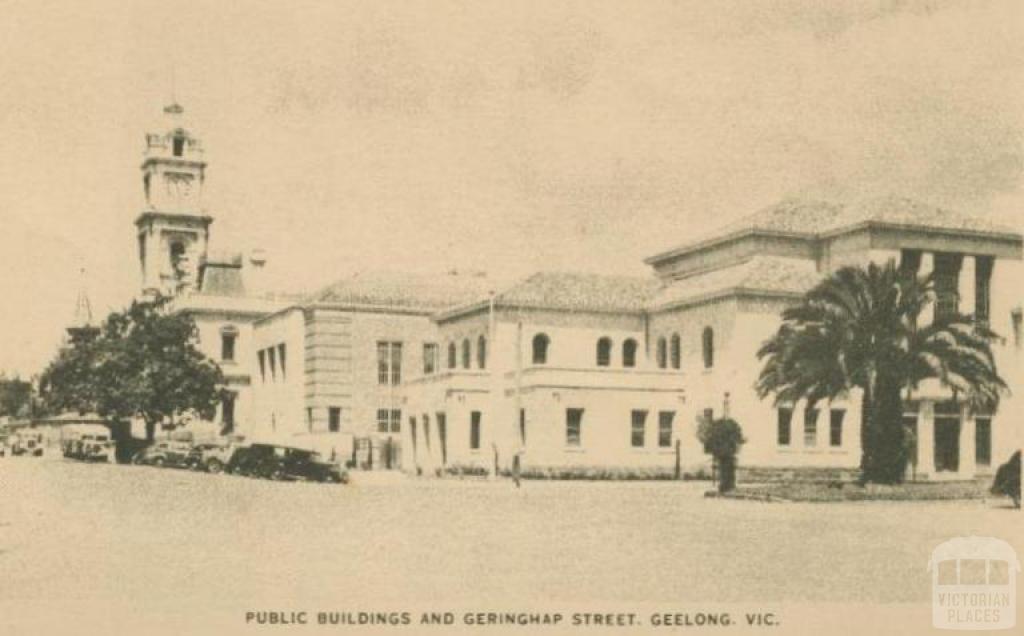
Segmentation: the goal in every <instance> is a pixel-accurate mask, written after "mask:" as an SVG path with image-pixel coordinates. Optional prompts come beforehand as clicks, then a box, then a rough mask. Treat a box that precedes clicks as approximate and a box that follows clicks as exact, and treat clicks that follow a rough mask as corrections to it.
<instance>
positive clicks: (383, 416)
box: [377, 409, 391, 433]
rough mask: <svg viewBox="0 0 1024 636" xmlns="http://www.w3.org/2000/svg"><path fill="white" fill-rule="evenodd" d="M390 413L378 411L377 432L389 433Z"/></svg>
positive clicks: (382, 410) (383, 410)
mask: <svg viewBox="0 0 1024 636" xmlns="http://www.w3.org/2000/svg"><path fill="white" fill-rule="evenodd" d="M390 413H391V412H390V411H388V410H387V409H377V432H378V433H387V432H388V427H389V426H390V423H391V420H390V419H389V415H390Z"/></svg>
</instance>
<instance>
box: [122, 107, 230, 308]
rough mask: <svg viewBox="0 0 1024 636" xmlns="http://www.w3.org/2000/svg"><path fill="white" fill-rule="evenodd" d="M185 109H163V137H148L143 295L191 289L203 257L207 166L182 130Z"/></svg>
mask: <svg viewBox="0 0 1024 636" xmlns="http://www.w3.org/2000/svg"><path fill="white" fill-rule="evenodd" d="M184 112H185V109H183V108H182V107H181V106H180V105H179V104H177V103H175V104H171V105H170V106H167V107H166V108H164V115H165V124H164V129H165V130H164V132H160V133H150V134H147V135H146V150H145V154H144V155H143V160H142V166H141V169H142V185H143V190H144V192H145V207H144V208H143V210H142V213H141V214H139V216H138V218H136V219H135V227H136V228H137V230H138V240H139V264H140V266H141V268H142V293H143V295H145V296H155V295H157V294H163V295H169V296H174V295H178V294H182V293H187V292H188V291H189V290H191V289H193V288H195V286H196V281H197V275H198V270H199V263H200V261H201V260H202V259H204V258H205V257H206V248H207V242H208V240H209V237H210V223H212V222H213V219H212V218H211V217H210V216H207V215H206V213H205V210H204V209H203V207H202V192H203V179H204V177H205V172H206V162H205V161H204V160H203V148H202V145H201V144H200V143H199V139H197V138H196V137H195V136H193V135H192V134H191V133H190V132H189V131H188V130H187V129H186V128H185V126H184V123H183V121H182V120H183V115H184Z"/></svg>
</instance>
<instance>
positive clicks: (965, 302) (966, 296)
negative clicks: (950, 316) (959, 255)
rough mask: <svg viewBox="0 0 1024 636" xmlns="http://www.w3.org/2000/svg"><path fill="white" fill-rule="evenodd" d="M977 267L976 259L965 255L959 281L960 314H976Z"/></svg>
mask: <svg viewBox="0 0 1024 636" xmlns="http://www.w3.org/2000/svg"><path fill="white" fill-rule="evenodd" d="M976 267H977V265H976V260H975V257H974V256H970V255H968V254H964V257H963V263H961V265H960V277H959V279H958V280H957V292H958V293H959V294H960V305H959V307H960V313H963V314H973V313H974V297H975V288H974V285H975V283H976V281H975V280H974V272H975V269H976Z"/></svg>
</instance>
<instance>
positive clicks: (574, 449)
mask: <svg viewBox="0 0 1024 636" xmlns="http://www.w3.org/2000/svg"><path fill="white" fill-rule="evenodd" d="M565 452H567V453H585V452H587V451H586V450H585V449H583V448H580V447H579V446H566V447H565Z"/></svg>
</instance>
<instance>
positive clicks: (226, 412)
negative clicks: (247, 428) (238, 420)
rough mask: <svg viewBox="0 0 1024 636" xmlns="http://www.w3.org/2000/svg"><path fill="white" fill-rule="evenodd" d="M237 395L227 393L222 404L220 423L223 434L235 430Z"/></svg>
mask: <svg viewBox="0 0 1024 636" xmlns="http://www.w3.org/2000/svg"><path fill="white" fill-rule="evenodd" d="M235 397H236V396H235V394H234V393H226V394H225V395H224V397H223V399H222V400H221V403H220V423H221V426H222V427H223V431H222V432H223V434H224V435H226V434H228V433H230V432H231V431H233V430H235Z"/></svg>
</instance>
